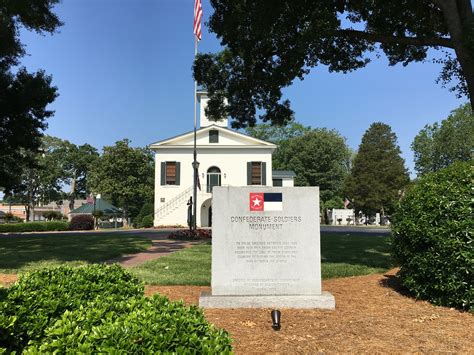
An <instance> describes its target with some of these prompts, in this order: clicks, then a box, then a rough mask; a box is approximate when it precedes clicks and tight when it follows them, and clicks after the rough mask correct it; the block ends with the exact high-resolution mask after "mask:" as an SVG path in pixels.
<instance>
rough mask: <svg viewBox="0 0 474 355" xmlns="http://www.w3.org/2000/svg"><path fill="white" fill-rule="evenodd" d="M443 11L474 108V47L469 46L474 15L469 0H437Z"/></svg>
mask: <svg viewBox="0 0 474 355" xmlns="http://www.w3.org/2000/svg"><path fill="white" fill-rule="evenodd" d="M436 3H437V5H438V6H439V8H440V9H441V10H442V12H443V17H444V22H445V24H446V27H447V29H448V31H449V34H450V35H451V41H452V44H453V48H454V51H455V53H456V57H457V60H458V62H459V65H460V66H461V69H462V73H463V76H464V78H465V80H466V84H467V91H468V95H469V100H470V102H471V107H472V108H474V53H473V51H474V49H471V50H470V48H468V47H467V45H466V43H467V39H468V37H469V33H466V32H467V31H469V29H470V27H471V26H473V24H472V23H473V21H474V15H473V14H472V6H470V4H469V2H468V1H458V2H457V3H456V2H453V1H436Z"/></svg>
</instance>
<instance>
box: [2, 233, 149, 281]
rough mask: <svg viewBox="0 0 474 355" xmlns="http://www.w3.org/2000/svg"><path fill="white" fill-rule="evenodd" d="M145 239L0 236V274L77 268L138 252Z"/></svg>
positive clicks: (119, 236)
mask: <svg viewBox="0 0 474 355" xmlns="http://www.w3.org/2000/svg"><path fill="white" fill-rule="evenodd" d="M150 246H151V242H150V240H149V239H148V238H147V237H144V236H134V235H117V234H107V233H97V234H93V235H86V234H84V235H81V234H75V235H54V234H50V235H42V236H21V237H6V238H5V237H0V272H1V273H21V272H24V271H30V270H36V269H39V268H42V267H47V266H54V265H64V264H68V265H81V264H86V263H97V262H101V261H106V260H109V259H112V258H115V257H118V256H120V255H124V254H131V253H138V252H140V251H143V250H145V249H147V248H148V247H150Z"/></svg>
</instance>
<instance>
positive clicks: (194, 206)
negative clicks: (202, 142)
mask: <svg viewBox="0 0 474 355" xmlns="http://www.w3.org/2000/svg"><path fill="white" fill-rule="evenodd" d="M192 166H193V171H194V184H193V220H192V223H193V230H194V232H196V206H197V205H196V201H197V179H198V169H199V162H198V161H197V160H196V154H194V161H193V163H192Z"/></svg>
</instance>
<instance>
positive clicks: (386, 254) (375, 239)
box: [321, 233, 395, 269]
mask: <svg viewBox="0 0 474 355" xmlns="http://www.w3.org/2000/svg"><path fill="white" fill-rule="evenodd" d="M321 261H322V262H326V263H344V264H350V265H363V266H366V267H372V268H383V269H389V268H391V267H394V266H395V264H394V260H393V259H392V257H391V256H390V237H388V236H366V235H364V236H361V235H357V234H345V235H341V234H330V233H323V234H321Z"/></svg>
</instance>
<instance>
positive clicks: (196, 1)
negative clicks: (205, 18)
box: [193, 0, 202, 41]
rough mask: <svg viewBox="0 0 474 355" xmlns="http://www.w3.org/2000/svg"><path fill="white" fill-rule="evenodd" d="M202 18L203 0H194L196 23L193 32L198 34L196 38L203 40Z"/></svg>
mask: <svg viewBox="0 0 474 355" xmlns="http://www.w3.org/2000/svg"><path fill="white" fill-rule="evenodd" d="M201 18H202V5H201V0H194V25H193V32H194V34H195V35H196V40H198V41H200V40H201Z"/></svg>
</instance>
